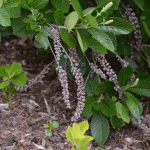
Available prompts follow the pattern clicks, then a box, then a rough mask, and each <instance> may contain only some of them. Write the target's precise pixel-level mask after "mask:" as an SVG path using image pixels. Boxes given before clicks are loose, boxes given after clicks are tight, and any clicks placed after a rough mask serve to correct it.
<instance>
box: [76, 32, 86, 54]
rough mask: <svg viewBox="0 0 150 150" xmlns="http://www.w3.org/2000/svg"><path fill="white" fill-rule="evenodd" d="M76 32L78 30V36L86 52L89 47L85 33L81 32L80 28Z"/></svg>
mask: <svg viewBox="0 0 150 150" xmlns="http://www.w3.org/2000/svg"><path fill="white" fill-rule="evenodd" d="M76 32H77V38H78V41H79V44H80V47H81V49H82V51H83V53H85V51H86V50H87V48H88V43H87V41H86V39H85V37H84V35H83V34H82V32H80V31H79V30H76Z"/></svg>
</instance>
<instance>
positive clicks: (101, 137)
mask: <svg viewBox="0 0 150 150" xmlns="http://www.w3.org/2000/svg"><path fill="white" fill-rule="evenodd" d="M109 128H110V127H109V122H108V119H107V118H106V117H105V116H103V114H102V113H101V112H100V111H99V112H97V113H95V114H94V115H93V118H92V120H91V133H92V136H93V137H94V140H95V141H96V143H97V144H98V145H99V146H102V145H103V144H104V143H105V142H106V140H107V138H108V135H109Z"/></svg>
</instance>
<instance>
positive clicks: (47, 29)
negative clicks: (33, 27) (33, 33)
mask: <svg viewBox="0 0 150 150" xmlns="http://www.w3.org/2000/svg"><path fill="white" fill-rule="evenodd" d="M41 32H43V33H44V35H45V36H49V37H50V38H51V39H53V34H52V32H51V29H50V28H49V27H48V26H44V27H42V30H41Z"/></svg>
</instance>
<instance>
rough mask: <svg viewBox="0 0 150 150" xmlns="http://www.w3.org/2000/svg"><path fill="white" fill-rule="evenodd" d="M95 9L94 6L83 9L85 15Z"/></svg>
mask: <svg viewBox="0 0 150 150" xmlns="http://www.w3.org/2000/svg"><path fill="white" fill-rule="evenodd" d="M93 10H94V7H90V8H86V9H85V10H83V16H86V15H87V14H89V15H90V14H92V12H93Z"/></svg>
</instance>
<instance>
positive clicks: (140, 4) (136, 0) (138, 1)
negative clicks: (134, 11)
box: [133, 0, 145, 11]
mask: <svg viewBox="0 0 150 150" xmlns="http://www.w3.org/2000/svg"><path fill="white" fill-rule="evenodd" d="M133 1H134V3H135V4H136V5H137V6H138V7H139V8H141V9H142V10H143V11H144V9H143V6H144V4H145V0H133Z"/></svg>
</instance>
